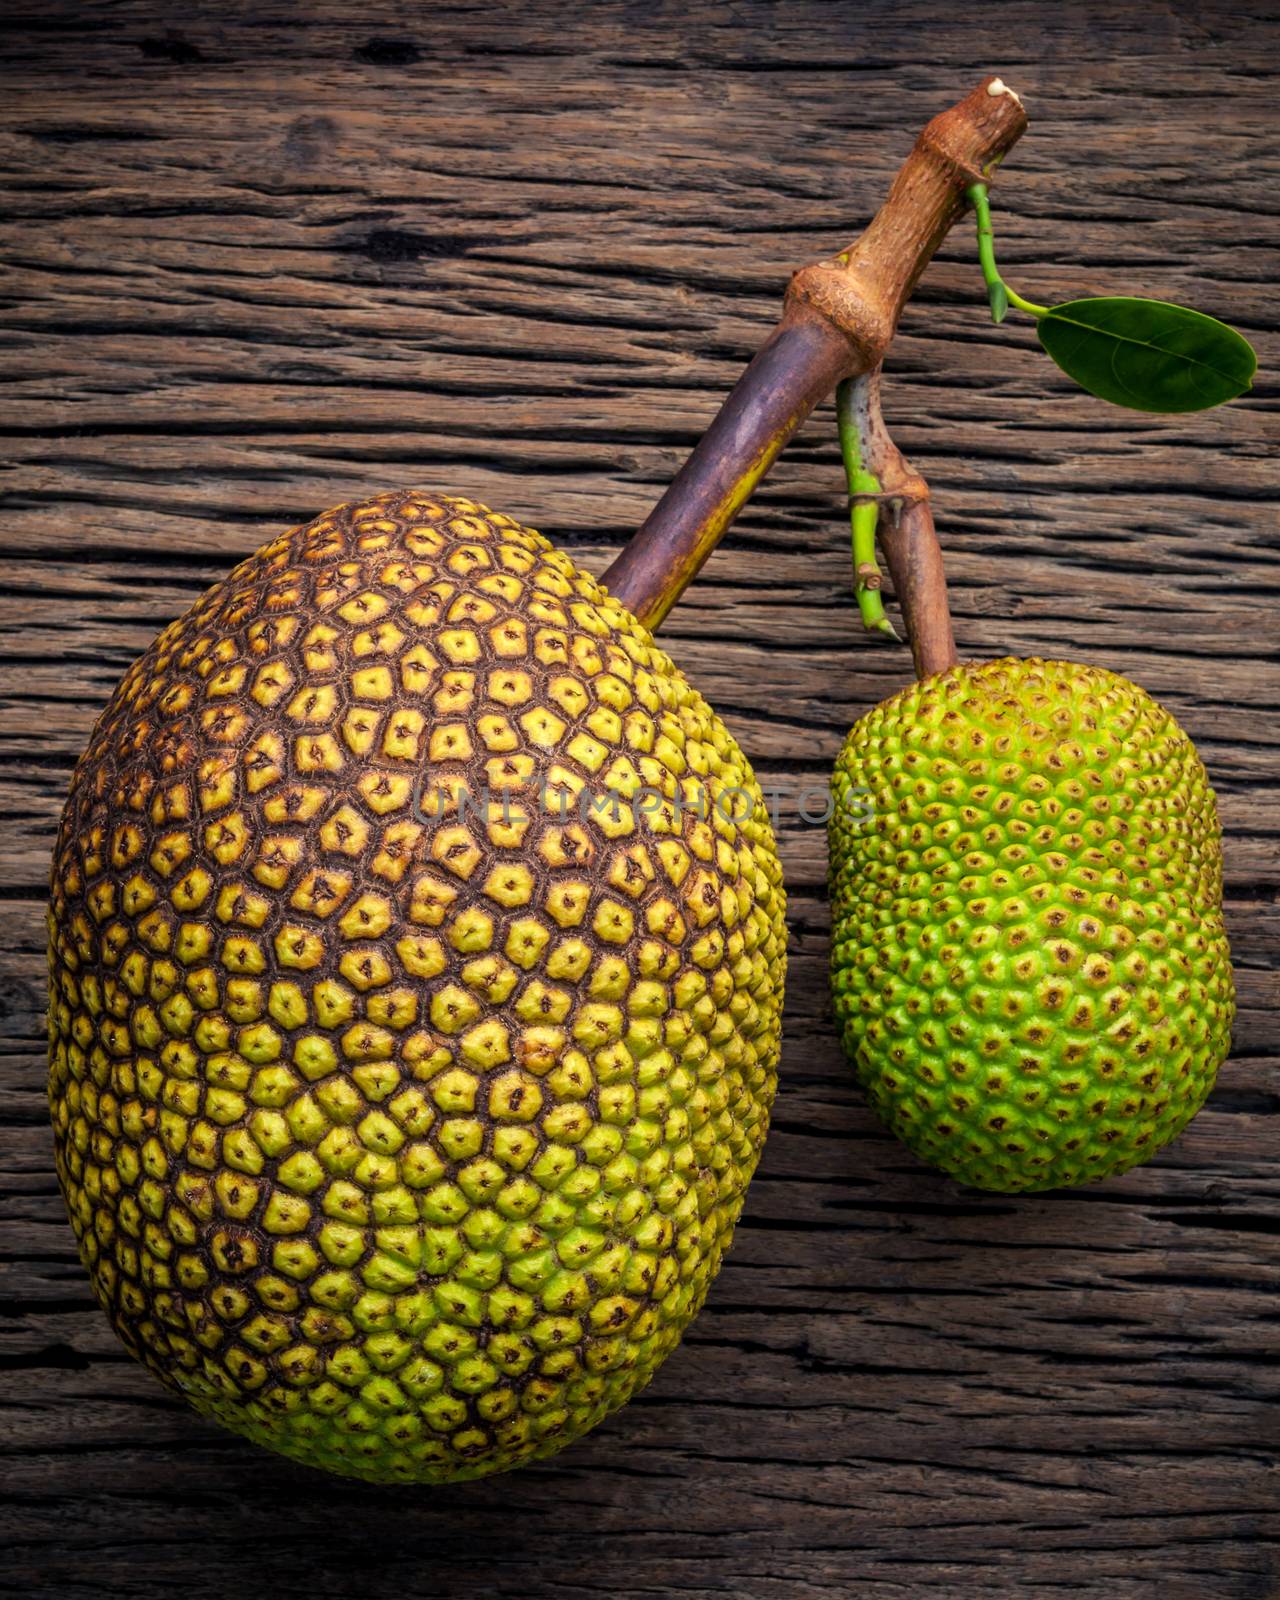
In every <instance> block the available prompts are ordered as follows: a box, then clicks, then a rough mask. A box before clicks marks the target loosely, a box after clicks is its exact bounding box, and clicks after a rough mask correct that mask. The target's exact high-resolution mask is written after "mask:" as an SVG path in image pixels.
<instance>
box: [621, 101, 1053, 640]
mask: <svg viewBox="0 0 1280 1600" xmlns="http://www.w3.org/2000/svg"><path fill="white" fill-rule="evenodd" d="M1026 125H1027V119H1026V114H1025V113H1024V111H1023V109H1022V105H1021V103H1020V101H1019V100H1018V98H1017V96H1016V95H1015V94H1013V93H1012V91H1011V90H1009V89H1006V88H1005V86H1004V84H1003V83H1002V82H1001V81H1000V79H999V78H988V79H986V80H985V81H984V82H983V83H981V84H979V86H978V87H977V88H976V89H974V90H973V92H972V93H971V94H969V95H966V97H965V98H964V99H963V100H962V101H960V103H959V104H958V105H956V106H953V107H952V108H951V109H950V110H949V111H944V112H943V113H942V114H941V115H940V116H937V117H935V118H934V119H933V121H932V122H930V123H929V125H928V126H927V127H926V128H925V129H924V131H923V132H922V133H921V135H920V137H919V138H918V139H917V140H916V143H915V148H914V149H913V150H912V152H911V154H910V155H909V156H908V157H907V160H906V162H905V163H904V165H903V167H902V169H901V170H900V171H899V173H898V176H897V177H896V178H895V180H894V183H893V187H892V189H891V190H890V191H889V198H888V199H887V200H886V201H885V203H884V205H883V206H882V207H881V209H880V211H879V212H878V213H877V214H876V216H875V218H874V219H873V220H872V222H871V224H870V226H869V227H868V228H867V230H866V232H865V233H864V234H863V235H862V237H861V238H860V239H858V240H856V241H855V243H853V244H852V245H850V246H849V248H848V249H847V250H843V251H841V252H840V254H839V255H837V256H835V257H833V258H832V259H831V260H829V261H822V262H816V263H814V264H813V265H811V266H808V267H803V268H801V270H800V271H799V272H797V273H796V274H795V276H794V277H793V278H792V280H791V282H790V284H789V285H788V288H787V294H786V301H785V305H784V311H783V317H782V321H781V322H780V323H779V324H778V326H777V328H775V330H774V332H773V333H772V334H771V335H770V337H769V339H768V341H767V342H766V344H765V345H764V347H763V349H762V350H761V351H760V353H759V354H758V355H757V356H756V358H755V360H754V361H752V363H751V365H750V366H749V367H748V368H747V370H746V371H745V372H744V373H743V375H742V377H741V378H740V379H739V380H738V383H737V385H736V386H735V388H734V390H733V392H732V393H731V394H730V395H729V398H728V399H727V400H726V401H725V403H724V405H723V407H722V408H721V411H720V414H719V415H718V416H717V417H716V419H715V421H714V422H713V423H712V424H711V426H710V428H708V430H707V432H706V434H705V435H704V436H703V438H702V440H701V442H700V443H699V444H698V445H697V447H696V448H695V449H694V451H693V454H692V455H691V456H690V457H689V459H688V460H687V461H686V462H685V464H684V466H683V467H682V468H681V469H680V471H679V472H678V473H677V475H676V477H675V479H674V480H673V482H672V484H671V486H670V488H669V489H668V490H667V491H666V493H665V494H664V495H663V496H662V498H661V500H659V501H658V504H657V505H656V506H655V507H654V508H653V510H652V512H650V514H649V517H648V519H647V520H646V521H645V523H644V525H643V527H641V528H640V530H639V531H638V532H637V533H636V535H635V537H634V538H633V539H632V540H631V542H630V543H629V544H628V545H627V546H626V548H625V549H624V550H623V551H622V553H621V555H619V556H618V558H617V560H616V561H614V563H613V565H612V566H611V567H610V568H609V570H608V571H607V572H606V573H605V575H604V582H605V584H606V586H607V587H608V589H609V590H610V592H611V593H612V594H614V595H615V596H616V597H617V598H618V599H619V600H620V601H621V602H622V603H623V605H625V606H627V607H628V608H629V609H630V610H631V611H632V612H633V613H634V614H635V615H636V616H637V617H639V618H640V620H641V621H642V622H644V623H645V624H647V625H648V626H649V627H650V628H656V627H658V625H659V624H660V623H661V621H662V619H663V618H664V617H665V616H666V614H667V612H668V611H669V610H670V609H671V607H672V606H673V605H674V604H675V603H676V601H677V600H678V599H679V598H680V596H681V594H682V593H683V592H684V590H685V588H686V586H687V585H688V584H689V583H690V581H691V580H692V579H693V577H694V576H695V575H696V573H697V572H698V570H699V568H700V567H701V566H702V564H703V562H704V561H705V560H706V559H707V557H708V556H709V555H710V554H711V552H712V550H714V549H715V547H716V545H717V544H718V543H719V541H720V538H721V536H722V535H723V534H724V532H725V530H726V529H727V528H728V527H729V525H730V523H731V522H732V521H733V519H734V517H736V516H737V514H738V512H739V511H740V510H741V509H742V507H743V506H744V505H745V504H746V502H747V500H748V499H749V498H750V497H751V494H752V492H753V491H754V489H755V487H756V485H757V484H758V483H759V482H760V480H761V478H763V477H764V475H765V473H766V472H767V471H768V470H769V468H770V466H772V464H773V462H774V461H775V459H776V458H777V456H778V454H779V452H780V451H781V450H782V448H783V446H784V445H785V444H786V442H787V440H788V439H790V437H791V436H792V434H793V433H795V431H796V429H797V428H798V427H799V426H800V424H801V423H802V422H803V421H804V419H805V418H806V417H807V416H808V415H809V413H810V411H812V410H813V408H814V406H815V405H816V404H817V403H818V401H819V400H821V399H823V398H824V397H825V396H826V395H828V394H829V393H830V392H831V391H832V390H833V389H834V388H835V386H836V384H837V383H839V382H840V380H841V379H842V378H852V377H859V376H861V375H862V374H863V373H869V372H872V371H873V370H874V369H876V368H878V367H879V365H880V363H881V361H882V360H883V359H884V354H885V351H886V350H887V349H888V348H889V341H890V340H891V339H892V338H893V333H894V330H895V328H896V327H897V323H898V317H899V316H900V314H901V312H902V308H903V306H904V305H905V304H906V301H907V299H908V297H909V296H910V294H911V291H912V290H913V289H914V288H915V286H916V282H917V280H918V279H919V277H920V274H921V273H922V272H923V271H924V269H925V266H926V265H927V263H928V261H929V259H930V258H931V257H932V255H933V253H934V251H935V250H936V249H937V248H938V246H939V245H940V244H941V243H942V240H943V239H944V238H945V237H946V233H947V230H948V229H949V228H950V227H951V225H952V223H953V222H954V221H955V220H956V218H957V217H958V216H959V215H960V213H961V211H962V210H963V209H964V206H965V203H966V202H965V195H964V191H965V188H966V187H967V186H968V185H969V184H970V183H973V182H975V181H977V180H979V179H981V180H982V181H989V178H990V168H991V167H992V166H993V165H994V164H995V163H996V162H997V161H999V160H1000V159H1001V157H1002V156H1004V155H1005V154H1006V152H1007V151H1008V150H1010V149H1011V148H1012V146H1013V145H1014V143H1015V142H1016V140H1017V139H1018V137H1019V135H1020V134H1021V133H1022V131H1023V129H1024V128H1025V127H1026ZM886 554H888V552H887V551H886ZM892 566H893V563H892V559H890V567H891V569H892ZM901 592H902V591H901V590H899V594H900V596H901ZM908 620H909V619H908Z"/></svg>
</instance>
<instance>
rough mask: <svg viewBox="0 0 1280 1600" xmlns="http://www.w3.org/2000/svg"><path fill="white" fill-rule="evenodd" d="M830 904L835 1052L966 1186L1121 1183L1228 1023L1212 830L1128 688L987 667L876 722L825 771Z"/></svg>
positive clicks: (1185, 1106) (1170, 1134)
mask: <svg viewBox="0 0 1280 1600" xmlns="http://www.w3.org/2000/svg"><path fill="white" fill-rule="evenodd" d="M831 885H832V921H833V948H832V981H833V990H834V997H835V1008H836V1016H837V1019H838V1022H839V1027H840V1032H841V1037H842V1040H843V1043H844V1048H845V1051H846V1053H847V1054H848V1056H849V1058H850V1060H851V1061H852V1062H853V1063H854V1065H855V1067H856V1069H857V1072H858V1075H859V1078H860V1079H861V1081H862V1083H863V1085H864V1086H865V1088H866V1091H867V1093H868V1096H869V1097H870V1100H871V1103H872V1105H873V1106H874V1107H875V1109H876V1111H877V1112H878V1113H879V1115H880V1116H881V1118H882V1119H883V1120H884V1121H885V1122H886V1123H887V1124H888V1126H889V1127H890V1128H891V1129H892V1130H893V1131H894V1132H895V1133H896V1134H898V1135H899V1137H900V1138H902V1139H903V1140H904V1141H905V1142H906V1143H907V1144H908V1145H909V1146H910V1147H911V1149H912V1150H914V1151H915V1152H916V1153H917V1155H919V1156H921V1157H923V1158H924V1159H925V1160H926V1161H930V1162H932V1163H933V1164H934V1165H935V1166H938V1167H941V1168H942V1169H943V1171H945V1172H948V1173H951V1174H952V1175H953V1176H955V1177H957V1178H959V1179H961V1180H962V1181H963V1182H965V1183H970V1184H974V1185H976V1186H978V1187H979V1188H984V1189H999V1190H1020V1189H1049V1188H1054V1187H1057V1186H1059V1185H1065V1184H1076V1183H1084V1182H1087V1181H1089V1180H1091V1179H1094V1178H1103V1177H1106V1176H1108V1175H1109V1174H1111V1173H1116V1172H1123V1171H1124V1170H1125V1169H1126V1168H1128V1167H1131V1166H1134V1165H1135V1164H1136V1163H1138V1162H1140V1161H1145V1160H1147V1159H1148V1158H1149V1157H1150V1156H1151V1155H1152V1154H1154V1152H1155V1151H1156V1150H1158V1149H1159V1148H1160V1147H1161V1145H1164V1144H1166V1143H1168V1141H1169V1140H1170V1139H1172V1138H1174V1137H1175V1135H1177V1134H1178V1133H1179V1132H1180V1131H1181V1130H1182V1128H1183V1127H1184V1126H1185V1124H1186V1123H1187V1122H1188V1121H1189V1119H1190V1118H1191V1117H1192V1116H1193V1115H1194V1114H1195V1112H1196V1111H1197V1110H1198V1109H1199V1108H1200V1106H1201V1104H1202V1103H1203V1102H1204V1099H1205V1096H1206V1095H1207V1094H1208V1092H1209V1090H1210V1089H1211V1088H1212V1086H1213V1080H1214V1076H1215V1074H1216V1073H1217V1070H1218V1067H1219V1066H1220V1064H1221V1063H1222V1061H1223V1059H1224V1058H1225V1056H1226V1054H1227V1049H1228V1045H1229V1040H1230V1032H1231V1021H1232V1016H1233V1012H1234V992H1233V987H1232V980H1231V963H1230V956H1229V953H1228V950H1227V940H1226V935H1225V933H1224V931H1223V926H1222V857H1221V847H1220V835H1219V828H1218V817H1217V809H1216V807H1215V804H1214V798H1213V791H1212V790H1211V789H1210V787H1209V783H1208V779H1207V778H1206V776H1205V771H1204V767H1203V766H1202V765H1201V762H1200V759H1199V757H1198V756H1197V755H1196V752H1195V748H1194V746H1193V745H1192V743H1191V741H1190V740H1189V739H1188V738H1187V736H1186V735H1185V734H1184V733H1183V732H1182V730H1181V729H1180V728H1179V727H1178V725H1177V724H1176V723H1175V722H1174V720H1173V718H1172V717H1171V716H1169V714H1168V713H1167V712H1165V711H1163V710H1161V708H1160V707H1159V706H1158V705H1157V704H1156V703H1155V701H1153V700H1152V699H1151V698H1150V697H1149V696H1148V695H1147V694H1145V693H1144V692H1143V691H1142V690H1141V689H1139V688H1137V687H1136V686H1135V685H1134V684H1132V683H1129V682H1127V681H1126V680H1125V679H1124V678H1120V677H1117V676H1116V675H1115V674H1114V673H1112V672H1105V671H1100V670H1098V669H1097V668H1093V667H1081V666H1074V665H1071V664H1069V663H1065V662H1058V661H1036V660H1032V661H1017V660H1005V661H992V662H987V663H985V664H982V665H978V666H962V667H956V668H953V669H952V670H951V671H950V672H946V673H942V674H940V675H938V676H937V677H933V678H929V679H926V680H925V681H924V682H923V683H918V684H915V685H913V686H912V687H911V688H909V689H906V690H904V691H903V692H902V693H901V694H898V695H895V696H894V697H893V699H891V700H887V701H885V703H884V704H883V705H880V706H877V707H876V709H875V710H874V711H872V712H870V713H869V714H868V715H867V716H865V717H863V718H862V720H861V721H860V722H859V723H858V724H857V725H856V726H855V728H854V729H853V731H852V733H851V734H850V735H849V738H848V741H847V742H846V744H845V746H844V749H843V750H842V751H841V753H840V757H839V760H838V761H837V764H836V773H835V779H834V811H833V814H832V821H831Z"/></svg>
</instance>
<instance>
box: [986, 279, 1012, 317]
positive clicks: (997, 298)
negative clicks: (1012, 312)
mask: <svg viewBox="0 0 1280 1600" xmlns="http://www.w3.org/2000/svg"><path fill="white" fill-rule="evenodd" d="M987 304H988V305H989V306H990V307H991V320H992V322H995V323H1001V322H1003V321H1004V319H1005V318H1006V317H1007V316H1008V315H1009V291H1008V290H1007V289H1006V288H1005V286H1004V284H1003V283H1001V282H1000V280H999V278H993V279H992V281H991V282H990V283H989V284H988V285H987Z"/></svg>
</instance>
